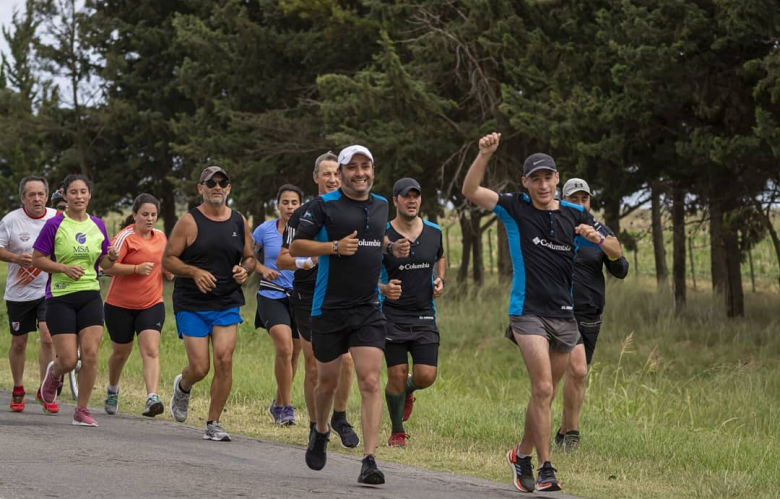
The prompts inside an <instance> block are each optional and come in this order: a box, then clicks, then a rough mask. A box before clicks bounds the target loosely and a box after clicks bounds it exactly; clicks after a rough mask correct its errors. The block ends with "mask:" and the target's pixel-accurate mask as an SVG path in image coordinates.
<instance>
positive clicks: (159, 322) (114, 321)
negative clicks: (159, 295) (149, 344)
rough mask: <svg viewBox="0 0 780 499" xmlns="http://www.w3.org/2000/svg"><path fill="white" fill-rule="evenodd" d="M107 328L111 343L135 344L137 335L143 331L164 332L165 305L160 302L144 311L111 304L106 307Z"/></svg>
mask: <svg viewBox="0 0 780 499" xmlns="http://www.w3.org/2000/svg"><path fill="white" fill-rule="evenodd" d="M104 308H105V312H106V327H107V328H108V335H109V336H110V337H111V341H113V342H114V343H116V344H118V345H126V344H128V343H132V342H133V338H134V337H135V335H136V334H140V333H141V331H147V330H153V331H157V332H158V333H159V332H161V331H162V328H163V325H164V324H165V303H163V302H160V303H157V304H155V305H152V306H151V307H149V308H144V309H140V310H138V309H132V308H122V307H116V306H114V305H111V304H109V303H106V305H105V307H104Z"/></svg>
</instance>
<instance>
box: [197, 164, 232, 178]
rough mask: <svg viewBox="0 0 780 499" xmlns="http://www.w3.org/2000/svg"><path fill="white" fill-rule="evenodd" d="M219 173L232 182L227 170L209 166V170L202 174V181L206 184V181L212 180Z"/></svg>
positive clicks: (206, 169)
mask: <svg viewBox="0 0 780 499" xmlns="http://www.w3.org/2000/svg"><path fill="white" fill-rule="evenodd" d="M217 173H221V174H222V175H224V176H225V179H227V180H230V177H228V174H227V172H226V171H225V170H223V169H222V168H220V167H219V166H209V167H208V168H204V169H203V171H202V172H200V181H201V182H205V181H206V180H209V179H211V177H213V176H214V175H216V174H217Z"/></svg>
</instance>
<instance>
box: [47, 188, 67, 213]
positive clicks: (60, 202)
mask: <svg viewBox="0 0 780 499" xmlns="http://www.w3.org/2000/svg"><path fill="white" fill-rule="evenodd" d="M51 206H52V208H54V209H55V210H57V211H58V212H59V213H62V212H64V211H65V210H67V209H68V202H67V201H65V198H64V197H63V196H62V189H57V190H56V191H54V193H53V194H52V195H51Z"/></svg>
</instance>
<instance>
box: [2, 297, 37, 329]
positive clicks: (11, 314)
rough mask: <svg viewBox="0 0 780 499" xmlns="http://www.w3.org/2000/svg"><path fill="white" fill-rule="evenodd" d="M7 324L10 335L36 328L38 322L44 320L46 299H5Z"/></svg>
mask: <svg viewBox="0 0 780 499" xmlns="http://www.w3.org/2000/svg"><path fill="white" fill-rule="evenodd" d="M5 306H6V309H7V310H8V326H9V327H10V328H11V336H24V335H25V334H27V333H30V332H32V331H35V330H37V329H38V324H40V323H41V322H46V299H45V298H39V299H37V300H31V301H6V302H5Z"/></svg>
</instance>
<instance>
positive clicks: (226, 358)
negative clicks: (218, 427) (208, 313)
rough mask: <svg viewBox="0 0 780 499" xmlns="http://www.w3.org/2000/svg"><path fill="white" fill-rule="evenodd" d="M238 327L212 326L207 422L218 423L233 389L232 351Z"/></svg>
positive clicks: (234, 325)
mask: <svg viewBox="0 0 780 499" xmlns="http://www.w3.org/2000/svg"><path fill="white" fill-rule="evenodd" d="M237 331H238V326H237V325H236V324H233V325H232V326H214V327H213V328H212V330H211V345H212V347H213V348H214V379H212V380H211V403H210V404H209V421H218V420H219V417H220V416H221V415H222V410H223V409H224V408H225V403H226V402H227V399H228V396H229V395H230V390H231V388H232V387H233V351H234V350H235V349H236V336H237Z"/></svg>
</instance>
